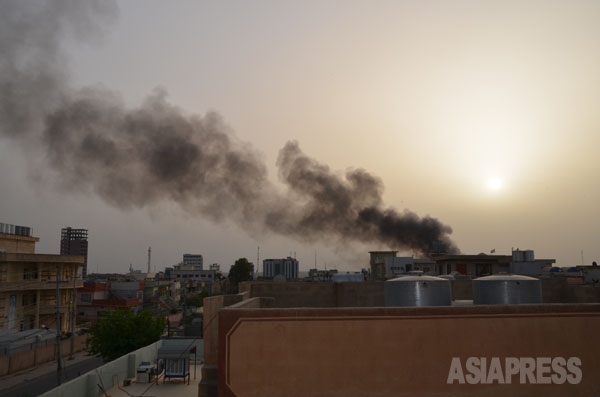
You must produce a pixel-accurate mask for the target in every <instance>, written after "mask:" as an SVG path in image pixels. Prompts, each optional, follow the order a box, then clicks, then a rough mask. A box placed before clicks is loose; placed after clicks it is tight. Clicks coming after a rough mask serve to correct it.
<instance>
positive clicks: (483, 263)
mask: <svg viewBox="0 0 600 397" xmlns="http://www.w3.org/2000/svg"><path fill="white" fill-rule="evenodd" d="M432 260H433V261H434V262H435V265H433V266H431V271H434V272H436V273H438V274H450V273H452V272H456V273H459V274H462V275H468V276H471V277H482V276H488V275H491V274H498V273H512V274H522V275H529V276H539V275H541V274H542V273H543V269H544V268H545V267H548V266H552V264H553V263H555V262H556V260H554V259H534V253H533V251H532V250H526V251H521V250H518V249H517V250H514V251H513V253H512V255H487V254H483V253H481V254H477V255H440V256H435V257H433V258H432Z"/></svg>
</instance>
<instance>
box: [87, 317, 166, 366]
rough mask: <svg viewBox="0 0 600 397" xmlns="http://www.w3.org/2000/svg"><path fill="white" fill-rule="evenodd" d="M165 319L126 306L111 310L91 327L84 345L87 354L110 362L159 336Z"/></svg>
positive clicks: (164, 324)
mask: <svg viewBox="0 0 600 397" xmlns="http://www.w3.org/2000/svg"><path fill="white" fill-rule="evenodd" d="M166 324H167V321H166V319H165V318H164V317H153V316H152V314H151V313H150V312H141V313H138V314H135V313H133V312H132V311H131V310H129V309H117V310H111V311H108V312H106V313H104V314H103V315H102V318H100V319H99V320H98V322H97V323H96V324H94V325H93V326H92V327H91V328H90V338H89V339H88V340H87V347H88V350H89V351H90V353H92V354H94V355H96V356H101V357H102V358H103V359H104V361H111V360H114V359H116V358H119V357H121V356H123V355H125V354H127V353H129V352H132V351H134V350H137V349H139V348H141V347H144V346H147V345H150V344H152V343H154V342H156V341H157V340H159V339H160V336H161V335H162V334H163V332H164V330H165V326H166Z"/></svg>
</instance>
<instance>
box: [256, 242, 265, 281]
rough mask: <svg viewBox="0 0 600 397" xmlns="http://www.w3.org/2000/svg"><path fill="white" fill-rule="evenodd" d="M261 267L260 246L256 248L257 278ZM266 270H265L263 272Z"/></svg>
mask: <svg viewBox="0 0 600 397" xmlns="http://www.w3.org/2000/svg"><path fill="white" fill-rule="evenodd" d="M259 266H260V246H258V247H256V276H257V277H258V268H259ZM264 271H265V269H263V272H264Z"/></svg>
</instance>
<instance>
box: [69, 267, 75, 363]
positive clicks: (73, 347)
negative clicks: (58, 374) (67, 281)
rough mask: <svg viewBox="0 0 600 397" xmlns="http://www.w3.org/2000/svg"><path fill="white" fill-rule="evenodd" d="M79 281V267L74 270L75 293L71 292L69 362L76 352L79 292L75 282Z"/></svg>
mask: <svg viewBox="0 0 600 397" xmlns="http://www.w3.org/2000/svg"><path fill="white" fill-rule="evenodd" d="M76 279H77V265H75V269H73V292H71V327H70V328H71V351H70V352H69V360H72V359H73V350H75V303H76V302H77V299H76V298H77V290H76V289H75V280H76Z"/></svg>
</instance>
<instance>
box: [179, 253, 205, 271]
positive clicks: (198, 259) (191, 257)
mask: <svg viewBox="0 0 600 397" xmlns="http://www.w3.org/2000/svg"><path fill="white" fill-rule="evenodd" d="M183 265H184V266H194V268H195V269H196V268H197V269H198V270H202V269H203V259H202V255H200V254H184V255H183Z"/></svg>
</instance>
